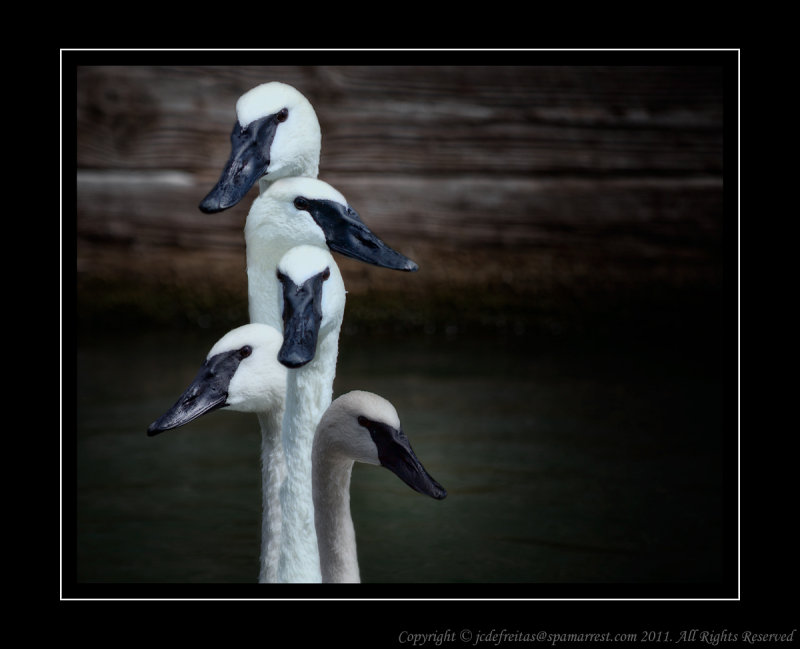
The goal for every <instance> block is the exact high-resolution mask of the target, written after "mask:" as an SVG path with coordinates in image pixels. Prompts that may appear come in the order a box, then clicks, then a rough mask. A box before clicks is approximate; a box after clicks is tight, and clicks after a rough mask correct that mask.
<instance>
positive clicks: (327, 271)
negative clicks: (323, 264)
mask: <svg viewBox="0 0 800 649" xmlns="http://www.w3.org/2000/svg"><path fill="white" fill-rule="evenodd" d="M330 276H331V269H330V268H326V269H325V270H323V271H322V279H323V281H324V280H326V279H328V278H329V277H330Z"/></svg>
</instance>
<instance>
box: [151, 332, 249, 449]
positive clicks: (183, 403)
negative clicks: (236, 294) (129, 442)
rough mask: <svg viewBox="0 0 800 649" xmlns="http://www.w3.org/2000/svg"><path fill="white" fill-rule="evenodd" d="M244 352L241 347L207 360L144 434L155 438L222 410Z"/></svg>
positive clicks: (245, 351)
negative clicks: (202, 416)
mask: <svg viewBox="0 0 800 649" xmlns="http://www.w3.org/2000/svg"><path fill="white" fill-rule="evenodd" d="M248 350H249V348H247V347H245V348H243V349H238V350H235V351H231V352H225V353H222V354H216V355H215V356H212V357H211V358H209V359H208V360H207V361H206V362H205V363H203V365H202V367H201V368H200V371H199V372H198V373H197V376H195V378H194V380H193V381H192V383H191V385H189V387H188V388H186V390H185V392H184V393H183V394H182V395H181V396H180V398H179V399H178V400H177V401H176V402H175V405H173V406H172V408H170V409H169V410H168V411H167V412H165V413H164V414H163V415H161V417H159V418H158V419H157V420H156V421H154V422H153V423H152V424H150V426H149V427H148V428H147V434H148V435H149V436H150V437H152V436H153V435H158V434H159V433H163V432H164V431H165V430H170V429H172V428H177V427H178V426H183V425H184V424H188V423H189V422H190V421H194V420H195V419H197V418H198V417H200V416H201V415H204V414H206V413H208V412H212V411H214V410H216V409H217V408H222V407H223V406H225V404H226V402H227V399H228V386H229V385H230V382H231V379H232V378H233V375H234V374H235V373H236V369H237V368H238V367H239V363H240V362H241V360H242V358H244V357H245V356H248V355H249V351H248Z"/></svg>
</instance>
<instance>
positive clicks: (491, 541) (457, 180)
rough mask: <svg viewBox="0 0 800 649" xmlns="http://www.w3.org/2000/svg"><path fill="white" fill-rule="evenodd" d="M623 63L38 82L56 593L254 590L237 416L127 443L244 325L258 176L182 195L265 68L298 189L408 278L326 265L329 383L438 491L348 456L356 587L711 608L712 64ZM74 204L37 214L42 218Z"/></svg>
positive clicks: (731, 537)
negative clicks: (336, 299) (299, 143)
mask: <svg viewBox="0 0 800 649" xmlns="http://www.w3.org/2000/svg"><path fill="white" fill-rule="evenodd" d="M151 58H152V57H151ZM205 58H209V57H205ZM258 58H264V59H267V58H272V57H266V56H263V55H262V56H260V57H254V60H257V59H258ZM281 58H282V59H286V58H288V55H287V54H286V53H284V54H283V56H282V57H281ZM302 58H303V59H304V60H307V59H308V58H309V57H308V56H307V55H306V56H304V57H302ZM528 58H529V59H530V58H532V57H530V56H529V57H528ZM319 59H320V60H319V62H320V63H324V62H325V56H324V55H320V56H319ZM521 59H522V60H523V61H524V60H525V57H521ZM664 59H666V60H664ZM643 61H644V62H643ZM643 61H640V60H637V59H636V58H635V57H632V58H631V60H630V61H623V62H622V63H614V64H611V65H596V64H589V65H581V64H578V65H575V64H574V62H571V63H570V64H569V65H553V64H552V63H551V64H548V65H540V64H537V62H536V59H535V58H533V59H532V63H533V64H531V65H471V64H458V65H404V66H397V65H301V66H297V65H294V66H293V65H288V66H284V65H281V66H273V67H262V66H241V65H235V66H216V65H215V66H202V65H174V66H164V65H159V66H152V65H130V62H129V61H128V62H127V64H126V65H95V64H90V65H83V64H80V63H78V64H76V65H75V66H74V68H67V69H65V75H64V79H63V84H64V87H65V88H69V87H70V86H71V84H73V83H74V87H75V90H76V95H75V100H76V102H75V108H76V115H75V117H76V122H75V124H76V140H75V142H76V154H77V170H76V171H77V173H76V183H77V184H76V199H77V200H76V208H77V212H76V219H75V228H76V231H75V235H76V254H77V259H76V266H75V268H76V294H75V296H76V311H75V314H76V318H75V323H76V328H77V336H76V340H77V350H76V351H77V355H76V359H77V360H76V362H77V368H76V369H77V372H76V376H77V384H76V413H75V414H76V422H77V429H76V436H75V444H76V446H75V455H74V457H75V463H74V478H75V486H76V492H75V493H76V498H75V516H74V523H75V528H74V535H73V534H72V533H70V534H68V535H66V536H65V543H66V552H65V558H66V559H67V561H68V562H69V559H70V558H71V556H74V557H75V565H74V575H72V573H70V575H71V576H74V580H75V582H76V583H78V584H100V583H102V584H134V583H140V584H141V583H149V584H166V583H173V584H175V583H184V584H201V583H238V584H247V583H253V582H255V580H256V577H257V574H258V569H257V561H258V548H259V542H258V534H259V516H260V513H259V508H260V484H259V467H258V443H259V438H258V434H257V430H258V429H257V423H256V421H255V419H254V418H250V417H248V416H244V415H238V414H235V413H226V412H218V413H214V414H212V415H209V416H207V417H205V418H203V419H201V420H198V421H196V422H193V423H192V424H190V425H189V426H186V427H184V428H182V429H178V430H176V431H172V432H170V433H165V434H164V435H161V436H159V437H156V438H147V437H146V435H145V431H146V428H147V426H148V424H149V423H150V422H151V421H153V420H154V419H156V418H157V417H158V416H159V415H160V414H162V412H164V411H165V410H166V409H167V408H168V407H169V406H171V405H172V403H173V402H174V401H175V399H176V398H177V397H178V396H179V395H180V393H181V392H182V391H183V389H184V388H185V387H186V386H187V385H188V383H189V382H190V381H191V379H192V378H193V376H194V374H195V372H196V371H197V369H198V367H199V365H200V363H201V361H202V360H203V358H204V357H205V355H206V353H207V352H208V350H209V349H210V348H211V346H212V345H213V343H214V342H215V341H216V340H217V339H218V338H219V337H220V336H221V335H222V334H223V333H224V332H225V331H227V330H228V329H230V328H233V327H235V326H238V325H240V324H244V323H245V322H246V321H247V284H246V275H245V256H244V255H245V250H244V239H243V232H242V230H243V227H244V223H245V219H246V216H247V212H248V210H249V206H250V204H251V202H252V200H253V199H254V198H255V197H256V196H257V189H253V190H251V194H250V195H249V196H248V197H247V198H245V199H244V200H243V201H242V202H241V203H240V204H239V205H238V206H236V207H234V208H232V209H230V210H228V211H226V212H223V213H220V214H215V215H207V214H203V213H201V212H200V211H199V210H198V208H197V205H198V204H199V202H200V201H201V199H202V198H203V197H204V196H205V194H206V193H207V192H208V191H209V190H210V188H211V187H212V186H213V185H214V183H215V182H216V180H217V178H218V177H219V173H220V171H221V169H222V167H223V165H224V163H225V161H226V160H227V156H228V153H229V150H230V145H229V134H230V130H231V128H232V126H233V123H234V120H235V103H236V100H237V98H238V97H239V96H240V95H241V94H243V93H244V92H245V91H247V90H248V89H250V88H252V87H254V86H255V85H258V84H260V83H263V82H266V81H273V80H277V81H283V82H285V83H288V84H290V85H292V86H294V87H296V88H297V89H298V90H300V91H301V92H302V93H303V94H304V95H305V96H306V97H307V98H308V99H309V100H310V102H311V103H312V105H313V106H314V108H315V110H316V112H317V116H318V118H319V121H320V125H321V128H322V156H321V162H320V178H321V179H323V180H325V181H327V182H328V183H330V184H332V185H333V186H334V187H336V188H337V189H339V190H340V191H341V192H342V193H343V194H344V195H345V197H346V198H347V199H348V201H349V202H350V204H351V205H352V206H353V207H354V208H355V209H356V210H357V211H358V212H359V214H360V215H361V216H362V218H363V220H364V221H365V222H366V223H367V224H368V225H369V226H370V228H371V229H372V230H373V231H374V232H375V233H376V234H378V236H380V237H381V238H382V239H383V240H384V241H386V242H387V243H388V244H389V245H391V246H392V247H394V248H395V249H397V250H399V251H400V252H402V253H404V254H405V255H407V256H409V257H411V258H412V259H414V260H415V261H416V262H417V263H418V264H419V267H420V270H419V271H418V272H416V273H413V274H407V273H397V272H393V271H388V270H384V269H379V268H374V267H371V266H366V265H363V264H359V263H357V262H354V261H352V260H350V259H346V258H343V257H341V256H337V261H338V262H339V264H340V267H341V269H342V272H343V275H344V279H345V282H346V285H347V289H348V303H347V312H346V314H345V324H344V327H343V331H342V336H341V340H340V355H339V366H338V372H337V379H336V384H335V386H334V392H335V394H337V395H338V394H340V393H342V392H345V391H347V390H349V389H354V388H361V389H367V390H372V391H374V392H378V393H380V394H382V395H383V396H385V397H387V398H389V399H390V400H391V401H393V402H394V404H395V406H396V407H397V409H398V412H399V413H400V416H401V419H402V421H403V425H404V429H405V431H406V433H407V434H408V436H409V438H410V439H411V442H412V444H413V445H414V448H415V450H416V451H417V454H418V455H419V457H420V459H421V460H422V462H423V464H425V466H426V468H428V470H429V471H430V472H431V474H432V475H433V476H434V477H435V478H436V479H437V480H439V481H440V482H441V483H442V484H443V485H444V486H445V487H446V488H447V489H448V491H449V495H448V498H447V499H445V500H444V501H441V502H434V501H433V500H429V499H425V498H424V497H422V496H420V495H419V494H416V493H414V492H412V491H411V490H410V489H408V488H407V487H406V486H405V485H404V484H402V483H401V482H400V481H399V480H397V479H396V478H395V477H394V476H393V475H391V474H390V473H389V472H387V471H384V470H382V469H379V468H376V467H367V466H357V467H356V468H355V470H354V477H353V485H352V499H353V515H354V519H355V523H356V533H357V537H358V544H359V554H360V561H361V566H362V577H363V579H364V581H365V582H374V583H379V584H380V583H409V584H414V583H421V582H427V583H429V584H436V583H438V584H463V585H465V586H464V588H468V587H467V586H466V585H467V584H480V585H486V584H510V583H517V584H526V585H527V586H528V588H526V589H525V590H524V592H526V593H533V592H536V593H539V592H541V593H544V594H545V595H546V594H550V593H553V592H561V591H560V590H558V589H560V588H563V587H565V586H567V587H569V586H576V587H577V586H586V585H590V586H591V587H592V588H598V589H599V591H598V592H604V591H603V588H609V587H610V588H617V587H622V588H632V589H633V590H632V591H631V592H636V593H640V592H646V593H657V594H658V593H662V592H664V589H665V588H666V589H667V590H668V591H669V592H670V593H679V594H682V593H685V592H690V591H691V592H695V591H696V589H698V588H699V589H700V590H701V592H702V593H704V594H709V593H719V592H721V591H724V590H725V588H726V587H727V586H729V585H730V584H731V583H732V580H735V576H736V575H735V570H736V565H735V563H734V562H732V557H733V556H735V543H736V518H735V516H736V507H735V506H736V503H735V501H733V500H732V498H733V497H734V496H735V492H733V491H732V489H735V480H736V471H735V468H736V467H735V460H736V458H735V451H736V429H735V424H734V425H733V427H731V424H732V421H731V419H730V418H729V417H727V416H726V413H725V412H724V410H723V405H724V401H723V387H724V385H725V384H726V383H728V381H729V379H730V373H731V372H735V368H736V354H737V347H736V273H737V269H736V249H735V246H736V242H735V235H736V232H737V230H738V209H737V203H736V200H735V198H736V197H735V194H734V196H733V197H732V196H731V194H730V193H726V192H724V191H723V168H724V164H723V163H724V162H725V160H726V156H730V155H731V154H732V153H735V151H736V146H737V145H736V143H735V141H734V142H731V140H730V139H726V138H735V137H736V136H737V131H736V129H735V118H736V115H735V110H736V103H735V102H736V99H737V95H736V92H737V88H736V86H735V85H731V84H730V82H731V80H733V81H734V83H735V81H736V74H735V73H734V74H733V76H732V75H731V70H732V68H731V63H733V64H735V62H736V59H735V58H731V57H726V56H722V55H720V54H719V53H717V54H716V55H715V54H709V55H707V56H702V55H698V56H695V57H694V58H692V59H689V60H688V62H687V60H686V59H685V58H677V60H676V61H675V63H672V62H671V61H670V60H669V57H668V56H664V57H661V59H659V60H658V65H653V64H652V63H648V62H647V61H646V60H644V59H643ZM421 62H423V63H424V61H421ZM73 72H74V77H73ZM67 96H68V97H70V96H69V95H67ZM70 98H71V97H70ZM731 100H733V102H734V103H733V104H731ZM66 104H67V101H66V100H65V106H64V114H65V123H66V125H67V127H69V126H70V125H69V119H70V118H71V112H70V111H71V110H72V108H71V106H68V105H66ZM723 109H725V111H733V113H732V115H733V117H734V121H730V119H729V118H730V117H731V113H727V112H724V110H723ZM724 118H725V119H727V120H728V121H727V122H726V121H725V120H724ZM732 126H733V128H732ZM727 160H728V163H729V164H730V162H731V158H730V157H728V158H727ZM732 161H733V163H734V165H735V164H736V162H737V161H736V158H733V160H732ZM64 164H65V166H67V165H70V164H71V160H70V159H69V158H68V157H67V155H65V159H64ZM734 180H735V179H734ZM726 181H728V182H729V183H730V180H729V179H728V178H726ZM729 187H730V185H728V186H726V188H725V189H726V190H727V189H728V188H729ZM732 198H733V200H731V199H732ZM70 219H71V215H70V212H69V210H68V206H67V205H65V209H64V226H65V232H69V228H70V225H71V224H70V223H69V220H70ZM64 238H65V242H66V243H69V236H68V235H67V234H65V237H64ZM723 280H725V281H724V282H723ZM728 387H730V386H728ZM726 396H727V398H728V401H727V403H728V405H729V406H730V404H731V403H732V401H731V397H730V393H728V394H727V395H726ZM65 437H66V435H65ZM69 443H70V444H71V440H70V441H69ZM66 457H67V458H68V460H69V461H65V468H66V469H67V470H68V471H71V469H72V462H71V458H72V457H73V456H72V455H67V456H66ZM68 475H70V476H71V475H72V474H71V473H68ZM68 520H69V522H70V524H71V523H72V520H71V517H69V518H68ZM73 539H74V547H73V546H72V545H71V544H72V542H73ZM267 588H273V589H274V587H267ZM537 589H541V590H537ZM548 589H550V590H548ZM553 589H555V590H553ZM687 589H688V590H687ZM258 592H259V594H263V593H264V591H263V590H262V591H258ZM340 592H341V591H338V592H337V591H334V593H335V594H339V593H340ZM411 592H412V593H413V592H415V591H414V589H413V587H412V588H411ZM430 592H431V591H430V590H427V591H426V593H428V594H430ZM457 592H472V591H470V590H457ZM269 595H270V596H273V595H275V591H274V590H270V591H269Z"/></svg>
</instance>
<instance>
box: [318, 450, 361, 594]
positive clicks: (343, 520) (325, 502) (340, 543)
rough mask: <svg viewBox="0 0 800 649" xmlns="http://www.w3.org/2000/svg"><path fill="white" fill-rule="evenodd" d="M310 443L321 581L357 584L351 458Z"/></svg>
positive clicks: (359, 579)
mask: <svg viewBox="0 0 800 649" xmlns="http://www.w3.org/2000/svg"><path fill="white" fill-rule="evenodd" d="M326 451H327V449H324V448H322V449H320V450H318V446H317V445H316V444H315V446H314V476H313V489H314V517H315V524H316V529H317V543H318V546H319V558H320V565H321V570H322V581H323V582H324V583H359V582H360V581H361V576H360V574H359V569H358V553H357V551H356V534H355V528H354V527H353V517H352V515H351V513H350V476H351V474H352V470H353V460H351V459H347V458H343V457H340V456H339V457H337V456H336V455H331V454H330V453H329V452H326Z"/></svg>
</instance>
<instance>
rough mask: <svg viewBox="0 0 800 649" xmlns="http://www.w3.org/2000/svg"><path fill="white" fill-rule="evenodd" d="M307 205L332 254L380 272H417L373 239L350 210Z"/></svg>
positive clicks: (313, 203)
mask: <svg viewBox="0 0 800 649" xmlns="http://www.w3.org/2000/svg"><path fill="white" fill-rule="evenodd" d="M306 203H307V204H308V212H309V213H310V214H311V216H312V218H313V219H314V221H315V222H316V223H317V225H319V227H320V228H322V231H323V232H324V233H325V241H326V243H327V244H328V247H329V248H330V249H331V250H333V251H334V252H338V253H340V254H342V255H345V256H346V257H351V258H353V259H357V260H359V261H363V262H365V263H368V264H373V265H374V266H380V267H382V268H390V269H393V270H405V271H414V270H417V269H418V268H419V266H417V264H416V263H415V262H413V261H411V260H410V259H409V258H408V257H406V256H405V255H401V254H400V253H399V252H397V251H396V250H393V249H392V248H390V247H389V246H387V245H386V244H385V243H384V242H383V241H381V240H380V239H379V238H378V237H377V236H375V234H374V233H373V232H372V231H371V230H370V229H369V228H368V227H367V226H366V225H365V224H364V222H363V221H362V220H361V217H360V216H359V215H358V212H356V211H355V210H354V209H353V208H352V207H349V206H346V205H341V204H340V203H337V202H335V201H328V200H307V201H306Z"/></svg>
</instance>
